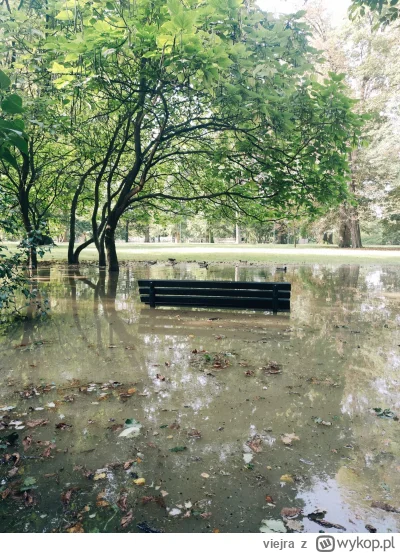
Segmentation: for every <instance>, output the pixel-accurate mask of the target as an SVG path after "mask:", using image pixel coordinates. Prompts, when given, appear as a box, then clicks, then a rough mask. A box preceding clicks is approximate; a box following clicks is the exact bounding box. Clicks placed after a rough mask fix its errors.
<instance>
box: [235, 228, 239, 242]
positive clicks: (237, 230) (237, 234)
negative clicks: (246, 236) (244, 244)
mask: <svg viewBox="0 0 400 553" xmlns="http://www.w3.org/2000/svg"><path fill="white" fill-rule="evenodd" d="M235 228H236V232H235V238H236V244H240V228H239V225H238V224H237V225H236V227H235Z"/></svg>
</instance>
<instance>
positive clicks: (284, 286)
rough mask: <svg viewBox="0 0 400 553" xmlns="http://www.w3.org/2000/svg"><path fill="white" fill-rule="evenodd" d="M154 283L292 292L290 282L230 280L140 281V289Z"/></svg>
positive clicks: (166, 285) (155, 284) (182, 286)
mask: <svg viewBox="0 0 400 553" xmlns="http://www.w3.org/2000/svg"><path fill="white" fill-rule="evenodd" d="M150 282H152V283H153V285H154V288H155V290H157V289H158V288H192V289H194V288H209V289H212V290H215V289H216V288H220V289H227V290H272V288H273V286H277V287H278V289H279V290H290V289H291V286H292V285H291V284H290V282H231V281H229V280H142V279H140V280H138V284H139V287H140V288H143V287H149V286H150Z"/></svg>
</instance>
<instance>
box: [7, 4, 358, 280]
mask: <svg viewBox="0 0 400 553" xmlns="http://www.w3.org/2000/svg"><path fill="white" fill-rule="evenodd" d="M302 15H303V13H302V12H299V13H298V14H296V15H293V16H289V17H285V18H283V19H280V20H276V19H274V18H273V17H272V16H270V15H268V14H266V13H263V12H262V11H260V10H258V9H256V8H254V7H253V5H252V3H247V2H242V0H228V1H227V2H226V1H222V0H207V1H206V2H199V1H198V0H169V1H168V2H167V3H166V2H165V1H164V0H153V1H152V2H149V1H148V0H137V1H136V2H135V4H134V5H133V6H131V7H128V6H126V4H125V3H124V2H120V1H117V2H107V3H105V2H104V3H103V2H98V3H96V4H92V3H89V2H85V3H74V4H73V5H72V4H71V5H69V4H67V5H66V6H65V7H63V8H62V9H61V11H60V8H59V4H58V3H57V2H55V1H54V0H50V1H49V2H47V3H46V4H29V5H25V4H23V3H20V4H19V5H18V8H17V9H16V10H14V12H13V13H12V14H11V15H9V16H8V20H7V13H6V14H4V20H5V23H4V29H5V31H3V33H4V35H5V36H6V39H7V40H6V41H5V45H6V47H7V45H8V47H9V48H10V49H11V50H12V51H13V52H15V54H13V55H14V57H15V56H18V54H19V53H20V59H21V60H28V62H26V61H22V62H21V63H22V64H23V65H24V63H25V67H27V66H28V67H27V70H28V71H29V70H30V71H32V69H29V64H30V63H31V62H32V52H35V58H34V59H35V62H34V64H36V65H37V66H38V67H40V71H39V76H38V77H37V79H38V82H39V83H42V85H41V86H42V87H43V88H42V89H43V91H44V90H45V89H46V87H47V90H46V93H45V94H52V95H54V99H53V101H54V102H56V103H57V102H58V103H59V105H60V106H64V107H63V109H61V108H60V110H59V117H60V121H62V122H63V125H64V127H63V133H64V132H65V135H63V136H68V137H69V138H68V141H69V144H70V146H71V147H72V148H73V149H74V151H79V154H80V160H79V161H78V160H77V161H76V163H75V164H74V168H73V177H74V191H73V195H72V200H71V206H70V245H69V261H70V262H71V263H76V262H78V261H79V253H80V252H81V251H82V249H83V248H84V247H86V246H87V245H88V244H90V243H93V242H94V243H95V245H96V247H97V249H98V252H99V263H100V265H105V264H106V262H108V266H109V270H112V271H115V270H118V260H117V254H116V248H115V233H116V229H117V225H118V223H119V221H120V219H121V217H123V215H124V214H125V213H126V212H127V211H128V210H131V209H132V208H136V206H138V205H139V203H140V204H141V203H143V202H144V204H151V205H157V206H158V207H160V206H162V205H171V204H174V205H175V206H176V205H177V204H179V203H181V204H182V203H183V202H188V201H200V202H201V205H204V202H206V203H207V204H210V205H211V206H213V205H214V204H215V203H224V205H225V208H226V209H227V210H230V211H231V212H232V213H242V214H243V215H245V216H247V217H249V216H255V217H256V218H257V219H258V220H269V219H273V218H277V217H278V218H279V217H280V216H282V212H283V211H285V212H286V213H285V214H286V216H287V217H291V216H298V215H299V213H300V211H301V210H303V211H306V210H310V211H312V212H313V213H315V212H318V210H320V209H322V206H323V205H325V206H326V205H327V204H329V203H330V202H337V201H339V200H343V198H344V197H345V196H346V175H347V171H348V166H347V161H346V156H347V155H348V152H349V149H350V148H351V143H352V142H353V141H354V140H355V138H356V137H357V136H358V134H359V130H360V120H359V119H358V118H357V117H356V116H355V115H354V114H353V113H352V111H351V110H352V102H351V101H350V100H348V98H347V97H346V94H345V89H344V87H343V84H342V79H341V78H338V77H337V76H335V75H334V74H333V73H332V74H331V75H330V76H328V77H327V79H326V80H325V82H323V83H317V82H315V81H314V80H313V79H312V78H311V76H312V70H313V64H314V63H315V60H316V56H317V54H316V53H315V52H314V50H313V49H312V48H311V47H310V46H309V43H308V38H309V31H308V29H307V27H306V25H305V24H304V23H303V22H302V21H301V17H302ZM26 16H29V17H26ZM15 19H17V20H18V30H17V31H16V27H15V24H14V22H15ZM32 29H35V32H34V33H33V32H32ZM36 31H39V32H36ZM31 65H32V63H31ZM35 74H37V72H36V73H35ZM38 86H39V84H38ZM63 110H64V113H63ZM82 206H86V208H87V209H88V211H89V212H90V220H91V224H92V236H91V237H90V238H89V239H88V240H87V241H86V242H85V243H83V244H80V245H79V246H78V247H77V248H75V223H76V217H77V213H78V212H79V209H82ZM133 212H134V211H133Z"/></svg>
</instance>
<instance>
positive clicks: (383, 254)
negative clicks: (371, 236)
mask: <svg viewBox="0 0 400 553" xmlns="http://www.w3.org/2000/svg"><path fill="white" fill-rule="evenodd" d="M8 246H9V247H10V249H14V247H15V246H16V244H14V243H8ZM117 250H118V257H119V259H120V261H160V262H162V261H167V260H168V258H175V259H176V260H177V261H208V262H211V263H213V262H227V263H234V262H239V261H248V262H258V263H270V262H272V263H280V264H291V263H295V264H302V263H323V264H343V263H358V264H360V265H371V264H382V263H384V264H390V265H393V264H395V265H397V264H400V249H394V248H391V247H385V246H376V247H368V248H363V249H360V250H352V249H345V250H342V249H339V248H337V247H335V246H320V245H313V244H306V245H299V246H297V247H296V248H295V247H294V246H293V245H292V244H289V245H276V244H240V245H236V244H171V243H155V244H144V243H140V244H138V243H128V244H127V243H125V242H121V243H118V245H117ZM96 260H97V252H96V249H95V248H94V247H89V248H86V249H85V250H84V251H83V252H82V254H81V261H82V262H84V261H96ZM44 261H53V262H56V263H57V262H61V263H62V262H66V261H67V244H60V245H57V247H55V248H53V249H52V251H51V252H50V253H46V255H45V257H44Z"/></svg>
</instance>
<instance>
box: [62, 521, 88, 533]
mask: <svg viewBox="0 0 400 553" xmlns="http://www.w3.org/2000/svg"><path fill="white" fill-rule="evenodd" d="M65 531H66V532H68V534H84V533H85V530H84V529H83V526H82V523H81V522H77V523H76V524H74V526H70V527H69V528H67V529H66V530H65Z"/></svg>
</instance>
